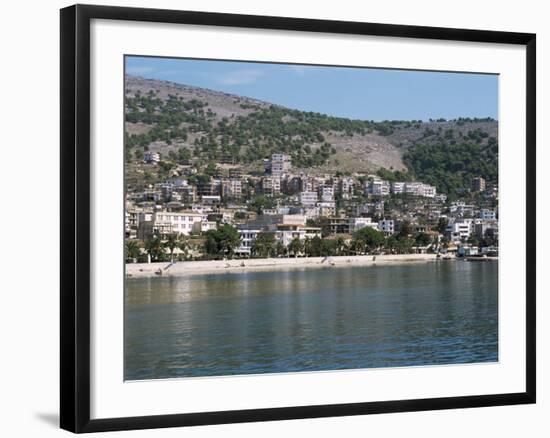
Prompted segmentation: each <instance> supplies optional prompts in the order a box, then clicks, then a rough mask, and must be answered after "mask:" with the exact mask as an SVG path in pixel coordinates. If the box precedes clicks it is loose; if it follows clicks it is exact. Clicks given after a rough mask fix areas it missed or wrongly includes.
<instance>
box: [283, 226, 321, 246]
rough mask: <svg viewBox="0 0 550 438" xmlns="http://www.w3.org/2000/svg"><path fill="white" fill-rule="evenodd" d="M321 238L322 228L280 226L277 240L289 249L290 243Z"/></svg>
mask: <svg viewBox="0 0 550 438" xmlns="http://www.w3.org/2000/svg"><path fill="white" fill-rule="evenodd" d="M316 236H318V237H321V228H317V227H306V226H301V225H286V224H285V225H278V226H277V231H276V232H275V238H276V239H277V240H278V241H279V242H281V243H282V244H283V245H284V246H285V247H287V246H288V245H289V244H290V242H292V241H293V240H294V239H296V238H298V239H300V240H302V241H303V240H305V239H313V238H314V237H316Z"/></svg>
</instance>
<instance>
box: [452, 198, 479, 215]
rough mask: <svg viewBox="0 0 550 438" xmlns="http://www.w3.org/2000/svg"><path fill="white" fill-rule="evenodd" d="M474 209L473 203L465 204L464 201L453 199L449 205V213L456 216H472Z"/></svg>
mask: <svg viewBox="0 0 550 438" xmlns="http://www.w3.org/2000/svg"><path fill="white" fill-rule="evenodd" d="M474 210H475V206H474V205H471V204H466V203H465V202H464V201H455V202H453V203H451V205H450V207H449V211H450V213H451V215H453V216H456V217H464V216H473V214H474Z"/></svg>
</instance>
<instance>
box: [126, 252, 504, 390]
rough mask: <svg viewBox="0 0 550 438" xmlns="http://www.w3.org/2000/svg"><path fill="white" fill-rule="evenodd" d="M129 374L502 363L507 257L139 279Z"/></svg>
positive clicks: (129, 306) (131, 318)
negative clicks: (501, 277)
mask: <svg viewBox="0 0 550 438" xmlns="http://www.w3.org/2000/svg"><path fill="white" fill-rule="evenodd" d="M124 347H125V348H124V354H125V379H126V380H136V379H162V378H169V377H171V378H173V377H189V376H220V375H230V374H252V373H277V372H295V371H305V370H338V369H352V368H371V367H390V366H394V367H395V366H410V365H429V364H457V363H474V362H494V361H497V360H498V264H497V263H494V262H487V263H468V262H432V263H414V264H406V265H394V266H370V267H350V268H348V267H346V268H330V267H327V268H324V269H289V270H286V271H285V270H278V271H274V272H244V273H226V274H211V275H196V276H191V277H165V278H151V279H129V280H127V282H126V306H125V346H124Z"/></svg>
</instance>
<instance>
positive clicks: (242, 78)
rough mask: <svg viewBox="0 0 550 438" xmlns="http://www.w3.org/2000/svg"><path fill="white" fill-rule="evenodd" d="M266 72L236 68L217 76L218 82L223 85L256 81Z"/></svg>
mask: <svg viewBox="0 0 550 438" xmlns="http://www.w3.org/2000/svg"><path fill="white" fill-rule="evenodd" d="M263 74H264V72H263V71H261V70H254V69H249V70H234V71H232V72H228V73H226V74H224V75H219V76H217V80H218V83H220V84H223V85H246V84H253V83H255V82H256V81H257V80H258V79H259V78H260V77H261V76H263Z"/></svg>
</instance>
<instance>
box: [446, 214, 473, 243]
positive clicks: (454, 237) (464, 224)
mask: <svg viewBox="0 0 550 438" xmlns="http://www.w3.org/2000/svg"><path fill="white" fill-rule="evenodd" d="M473 229H474V222H473V220H472V219H456V220H453V221H451V222H449V224H448V225H447V230H446V234H447V236H448V237H449V239H450V240H451V241H452V242H460V241H462V240H466V239H468V238H469V237H470V236H471V235H472V232H473Z"/></svg>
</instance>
